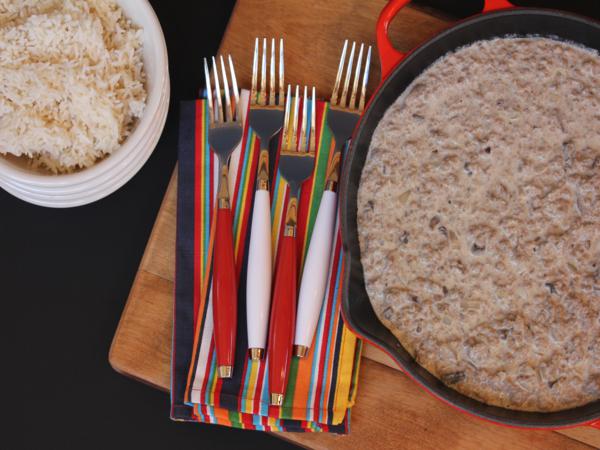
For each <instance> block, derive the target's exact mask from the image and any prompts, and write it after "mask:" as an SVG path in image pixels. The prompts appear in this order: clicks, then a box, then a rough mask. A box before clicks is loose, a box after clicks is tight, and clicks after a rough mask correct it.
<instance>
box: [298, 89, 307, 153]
mask: <svg viewBox="0 0 600 450" xmlns="http://www.w3.org/2000/svg"><path fill="white" fill-rule="evenodd" d="M306 92H307V87H306V86H304V97H303V98H302V124H301V125H300V141H299V143H298V151H299V152H305V151H307V150H308V149H307V145H306V116H307V115H308V114H307V113H308V111H307V110H308V100H307V96H306Z"/></svg>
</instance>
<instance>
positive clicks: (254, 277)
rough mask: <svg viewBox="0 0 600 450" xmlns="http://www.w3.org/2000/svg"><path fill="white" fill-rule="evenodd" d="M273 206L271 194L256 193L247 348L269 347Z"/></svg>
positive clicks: (263, 191)
mask: <svg viewBox="0 0 600 450" xmlns="http://www.w3.org/2000/svg"><path fill="white" fill-rule="evenodd" d="M270 203H271V201H270V197H269V191H267V190H263V189H259V190H257V191H256V192H255V193H254V210H253V211H252V228H251V231H250V249H249V251H248V275H247V279H246V320H247V325H248V348H262V349H264V348H265V347H266V344H267V330H268V328H269V306H270V303H271V276H272V275H271V272H272V262H271V205H270Z"/></svg>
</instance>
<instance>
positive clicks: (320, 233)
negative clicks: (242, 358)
mask: <svg viewBox="0 0 600 450" xmlns="http://www.w3.org/2000/svg"><path fill="white" fill-rule="evenodd" d="M336 205H337V194H336V193H335V192H333V191H324V192H323V197H321V203H320V205H319V212H318V213H317V219H316V220H315V226H314V228H313V232H312V235H311V238H310V244H309V246H308V252H307V254H306V260H305V261H304V270H303V272H302V281H301V282H300V294H299V295H298V316H297V319H296V331H295V337H294V354H295V356H298V357H303V356H306V353H307V352H308V349H309V348H310V346H311V344H312V340H313V336H314V334H315V329H316V327H317V321H318V320H319V315H320V313H321V306H322V305H323V298H324V296H325V289H326V287H327V277H328V275H329V270H328V268H329V260H330V258H331V243H332V241H333V233H334V225H335V211H336Z"/></svg>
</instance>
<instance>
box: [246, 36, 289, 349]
mask: <svg viewBox="0 0 600 450" xmlns="http://www.w3.org/2000/svg"><path fill="white" fill-rule="evenodd" d="M258 55H259V40H258V38H256V43H255V46H254V59H253V65H252V91H251V93H250V112H249V114H248V120H249V123H250V127H251V128H252V130H253V131H254V132H255V133H256V134H257V135H258V138H259V140H260V154H259V158H258V172H257V177H256V178H257V181H256V191H255V193H254V208H253V210H252V225H251V229H250V230H251V231H250V248H249V250H248V273H247V277H246V322H247V329H248V349H249V350H248V352H249V354H250V357H251V358H252V359H253V360H258V359H261V358H262V357H263V354H264V349H265V347H266V343H267V328H268V325H269V306H270V303H271V275H272V274H271V272H272V265H273V263H272V251H271V202H270V195H269V142H270V141H271V139H272V138H273V136H275V135H276V134H277V133H278V132H279V130H281V127H282V125H283V116H284V111H283V109H284V103H285V98H284V93H283V86H284V84H283V39H281V40H280V41H279V71H278V72H279V95H278V96H277V95H275V85H276V84H277V83H276V80H275V78H276V77H275V59H276V58H275V39H272V40H271V64H270V70H269V73H270V79H269V87H268V89H267V40H266V39H264V40H263V45H262V64H261V79H260V87H258V59H259V58H258Z"/></svg>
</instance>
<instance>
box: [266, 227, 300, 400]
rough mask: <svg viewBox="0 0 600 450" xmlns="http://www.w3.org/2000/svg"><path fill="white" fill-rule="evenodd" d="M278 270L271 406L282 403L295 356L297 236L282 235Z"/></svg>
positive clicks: (271, 353) (271, 350)
mask: <svg viewBox="0 0 600 450" xmlns="http://www.w3.org/2000/svg"><path fill="white" fill-rule="evenodd" d="M280 245H281V250H280V253H279V260H278V261H277V271H276V273H275V286H274V288H273V302H272V306H271V320H270V325H269V348H268V357H269V364H268V367H269V391H270V394H271V405H275V406H280V405H281V404H282V403H283V397H284V395H285V389H286V386H287V381H288V375H289V367H290V362H291V359H292V343H293V342H292V341H293V340H294V324H295V321H296V320H295V319H296V317H295V316H296V278H297V270H296V237H295V235H291V236H283V237H282V238H281V241H280Z"/></svg>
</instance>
